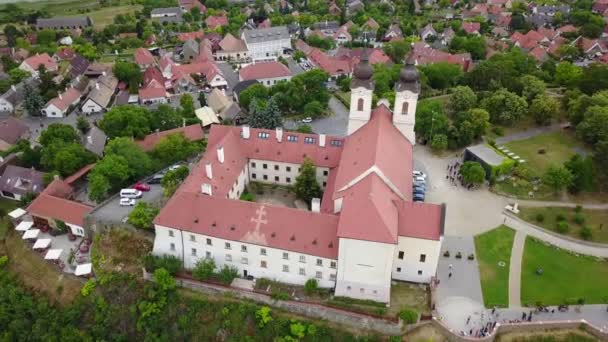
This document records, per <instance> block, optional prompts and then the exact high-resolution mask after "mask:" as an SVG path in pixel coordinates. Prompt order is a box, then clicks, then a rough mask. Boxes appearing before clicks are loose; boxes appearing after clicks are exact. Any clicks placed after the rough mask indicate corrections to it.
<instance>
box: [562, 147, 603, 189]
mask: <svg viewBox="0 0 608 342" xmlns="http://www.w3.org/2000/svg"><path fill="white" fill-rule="evenodd" d="M564 167H565V168H566V169H568V171H570V173H571V174H572V183H571V184H570V186H569V187H568V191H569V192H571V193H573V194H576V193H579V192H581V191H587V192H591V191H594V190H595V187H596V184H595V183H596V181H595V170H594V168H593V160H592V159H591V157H583V156H581V155H578V154H575V155H574V156H572V158H570V160H568V161H567V162H565V163H564Z"/></svg>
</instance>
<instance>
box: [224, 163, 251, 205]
mask: <svg viewBox="0 0 608 342" xmlns="http://www.w3.org/2000/svg"><path fill="white" fill-rule="evenodd" d="M247 184H249V165H245V167H244V168H243V170H241V173H239V176H238V177H237V179H236V182H234V184H232V188H231V189H230V191H229V192H228V198H230V199H239V198H240V197H241V194H242V193H243V191H244V190H245V187H246V186H247Z"/></svg>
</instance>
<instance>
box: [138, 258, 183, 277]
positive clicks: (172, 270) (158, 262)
mask: <svg viewBox="0 0 608 342" xmlns="http://www.w3.org/2000/svg"><path fill="white" fill-rule="evenodd" d="M144 267H145V268H146V271H148V272H154V271H156V270H157V269H159V268H164V269H166V270H167V271H168V272H169V274H171V275H175V274H176V273H177V272H179V271H180V270H181V269H182V261H181V260H180V259H178V258H177V257H175V256H173V255H163V256H157V255H153V254H148V255H146V256H145V257H144Z"/></svg>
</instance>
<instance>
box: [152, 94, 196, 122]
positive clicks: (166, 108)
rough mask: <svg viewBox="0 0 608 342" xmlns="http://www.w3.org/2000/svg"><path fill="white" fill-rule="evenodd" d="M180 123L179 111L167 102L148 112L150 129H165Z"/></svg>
mask: <svg viewBox="0 0 608 342" xmlns="http://www.w3.org/2000/svg"><path fill="white" fill-rule="evenodd" d="M201 94H202V93H201ZM182 123H183V118H182V115H181V113H180V112H179V111H177V110H175V108H173V107H171V106H170V105H168V104H161V105H159V106H158V108H156V109H155V110H153V111H151V112H150V129H152V130H159V131H166V130H168V129H173V128H176V127H179V126H181V125H182Z"/></svg>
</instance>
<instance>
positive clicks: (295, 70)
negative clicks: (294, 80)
mask: <svg viewBox="0 0 608 342" xmlns="http://www.w3.org/2000/svg"><path fill="white" fill-rule="evenodd" d="M287 67H288V68H289V71H291V75H292V76H295V75H299V74H301V73H303V72H304V69H302V67H301V66H300V65H299V64H298V63H297V62H296V61H294V60H293V58H291V57H289V58H287Z"/></svg>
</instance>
